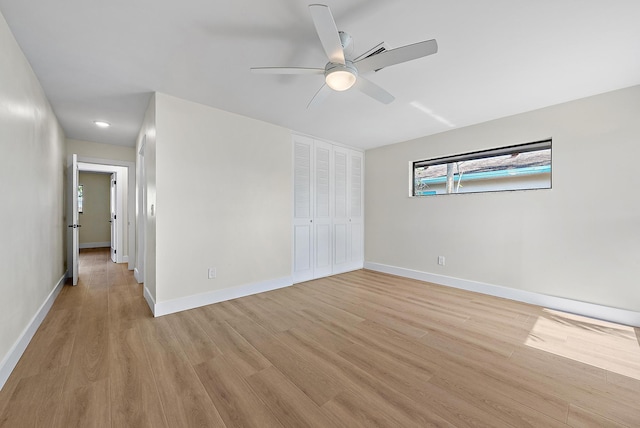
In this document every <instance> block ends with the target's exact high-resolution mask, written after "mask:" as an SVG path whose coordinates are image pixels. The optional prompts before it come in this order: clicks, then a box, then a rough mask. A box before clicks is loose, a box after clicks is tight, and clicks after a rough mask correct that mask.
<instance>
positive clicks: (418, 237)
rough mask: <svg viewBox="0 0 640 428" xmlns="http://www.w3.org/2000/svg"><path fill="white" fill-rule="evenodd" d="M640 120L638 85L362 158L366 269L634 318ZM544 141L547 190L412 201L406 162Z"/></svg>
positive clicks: (639, 256)
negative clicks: (549, 151)
mask: <svg viewBox="0 0 640 428" xmlns="http://www.w3.org/2000/svg"><path fill="white" fill-rule="evenodd" d="M639 118H640V86H635V87H631V88H627V89H623V90H619V91H615V92H610V93H606V94H602V95H598V96H594V97H590V98H585V99H582V100H578V101H573V102H569V103H566V104H561V105H557V106H553V107H549V108H544V109H541V110H537V111H533V112H529V113H524V114H520V115H516V116H512V117H507V118H503V119H499V120H495V121H491V122H487V123H482V124H479V125H475V126H470V127H466V128H462V129H457V130H453V131H449V132H446V133H442V134H438V135H433V136H430V137H425V138H419V139H416V140H412V141H408V142H404V143H400V144H395V145H391V146H386V147H381V148H378V149H373V150H369V151H367V152H366V163H367V171H366V185H365V191H366V197H365V204H366V231H365V237H366V238H365V242H366V255H365V258H366V261H367V262H370V263H380V264H384V265H389V266H395V267H401V268H404V269H413V270H417V271H421V272H428V273H434V274H438V275H444V276H449V277H454V278H461V279H465V280H472V281H479V282H482V283H487V284H492V285H499V286H504V287H509V288H513V289H518V290H526V291H531V292H535V293H542V294H544V295H549V296H558V297H564V298H568V299H573V300H577V301H581V302H590V303H595V304H599V305H604V306H609V307H613V308H621V309H627V310H631V311H636V312H637V311H640V287H639V286H638V278H639V274H640V197H639V196H638V193H639V192H638V189H639V188H640V173H639V172H638V168H637V165H638V155H640V149H639V147H640V146H639V142H640V119H639ZM549 137H551V138H553V189H551V190H531V191H519V192H500V193H481V194H462V195H444V196H435V197H434V196H431V197H423V198H409V197H408V194H409V191H408V186H409V182H410V180H409V178H408V170H409V169H408V164H409V162H410V161H415V160H419V159H427V158H432V157H440V156H445V155H449V154H454V153H463V152H467V151H476V150H482V149H488V148H492V147H499V146H506V145H513V144H519V143H526V142H531V141H538V140H542V139H546V138H549ZM439 255H444V256H445V257H446V265H445V266H438V265H437V257H438V256H439Z"/></svg>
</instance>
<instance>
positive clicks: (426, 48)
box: [251, 4, 438, 108]
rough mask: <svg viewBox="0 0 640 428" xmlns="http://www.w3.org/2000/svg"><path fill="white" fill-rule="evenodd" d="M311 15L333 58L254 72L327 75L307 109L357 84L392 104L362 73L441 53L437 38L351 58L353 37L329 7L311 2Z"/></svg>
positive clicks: (365, 90)
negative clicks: (318, 65) (338, 24)
mask: <svg viewBox="0 0 640 428" xmlns="http://www.w3.org/2000/svg"><path fill="white" fill-rule="evenodd" d="M309 10H310V11H311V18H312V19H313V23H314V25H315V27H316V31H317V33H318V37H319V38H320V42H321V43H322V47H323V48H324V51H325V52H326V54H327V57H329V62H327V64H326V65H325V66H324V68H307V67H254V68H251V71H252V72H254V73H264V74H323V75H324V78H325V84H324V85H322V87H321V88H320V89H319V90H318V92H316V94H315V95H314V96H313V98H312V99H311V101H310V102H309V104H308V105H307V108H309V107H312V106H314V105H317V104H319V103H320V102H322V101H323V100H324V99H325V98H326V97H327V96H328V95H329V93H330V92H331V90H334V91H346V90H347V89H349V88H351V87H355V88H356V89H358V90H360V91H361V92H363V93H365V94H366V95H369V96H370V97H371V98H373V99H375V100H377V101H380V102H381V103H384V104H389V103H390V102H392V101H393V100H394V99H395V98H394V96H393V95H391V94H390V93H389V92H387V91H386V90H384V89H382V88H381V87H380V86H378V85H376V84H375V83H373V82H371V81H370V80H368V79H365V78H364V77H362V73H367V72H370V71H378V70H380V69H381V68H384V67H388V66H390V65H394V64H399V63H401V62H406V61H411V60H414V59H418V58H422V57H424V56H427V55H432V54H434V53H436V52H438V43H437V42H436V41H435V39H434V40H426V41H424V42H419V43H414V44H412V45H407V46H403V47H400V48H396V49H390V50H383V51H382V52H380V53H377V52H378V51H374V53H373V54H371V55H368V56H364V57H358V58H356V59H350V58H349V57H348V55H345V54H346V53H348V52H350V50H348V48H349V47H350V46H351V42H352V39H351V36H350V35H349V34H347V33H345V32H342V31H338V29H337V27H336V23H335V20H334V19H333V15H332V14H331V11H330V10H329V6H326V5H323V4H312V5H309Z"/></svg>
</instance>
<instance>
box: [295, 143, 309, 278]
mask: <svg viewBox="0 0 640 428" xmlns="http://www.w3.org/2000/svg"><path fill="white" fill-rule="evenodd" d="M312 147H313V141H312V140H309V139H307V138H304V137H296V139H295V140H294V148H293V156H294V160H293V165H294V173H293V183H294V184H293V186H294V191H293V280H294V282H303V281H308V280H310V279H313V278H314V274H313V265H314V233H313V185H312V183H313V168H312V165H313V164H312Z"/></svg>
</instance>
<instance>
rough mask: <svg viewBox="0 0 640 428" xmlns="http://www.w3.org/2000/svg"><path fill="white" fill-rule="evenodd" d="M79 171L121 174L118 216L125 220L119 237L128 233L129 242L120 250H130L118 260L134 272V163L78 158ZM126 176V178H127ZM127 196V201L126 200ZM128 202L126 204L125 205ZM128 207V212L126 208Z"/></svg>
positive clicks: (121, 254) (119, 178)
mask: <svg viewBox="0 0 640 428" xmlns="http://www.w3.org/2000/svg"><path fill="white" fill-rule="evenodd" d="M78 169H79V171H83V172H108V173H119V174H118V178H117V179H116V180H117V186H118V192H117V193H118V205H119V207H118V210H119V212H118V214H117V215H118V216H119V217H120V218H122V219H123V220H126V221H122V222H119V223H120V225H121V227H120V228H119V229H120V230H119V235H120V236H123V232H124V230H125V229H126V231H127V242H126V245H125V242H124V241H122V243H121V245H120V246H119V249H120V248H125V247H127V248H128V251H126V252H125V251H123V250H120V251H119V253H120V254H118V256H119V258H118V259H117V261H118V263H125V262H126V263H128V270H133V268H134V266H135V261H136V247H135V242H136V221H135V210H136V206H135V181H136V167H135V163H134V162H129V161H121V160H115V159H100V158H91V157H86V156H78ZM125 176H126V177H125ZM125 195H126V199H125ZM125 202H126V203H125ZM125 205H126V207H127V209H126V212H125V211H124V206H125Z"/></svg>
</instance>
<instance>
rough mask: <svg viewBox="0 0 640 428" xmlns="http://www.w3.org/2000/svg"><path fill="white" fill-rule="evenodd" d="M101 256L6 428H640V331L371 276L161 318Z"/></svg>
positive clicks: (24, 375) (45, 329) (76, 291)
mask: <svg viewBox="0 0 640 428" xmlns="http://www.w3.org/2000/svg"><path fill="white" fill-rule="evenodd" d="M108 257H109V256H108V252H106V251H95V250H94V251H83V252H82V254H81V271H80V283H79V285H78V286H77V287H71V286H65V287H64V289H63V290H62V292H61V293H60V295H59V297H58V298H57V300H56V302H55V304H54V306H53V308H52V309H51V311H50V312H49V314H48V315H47V317H46V319H45V320H44V322H43V323H42V326H41V327H40V329H39V330H38V332H37V333H36V335H35V336H34V338H33V340H32V342H31V344H30V345H29V347H28V348H27V350H26V352H25V354H24V356H23V357H22V359H21V360H20V362H19V363H18V365H17V367H16V369H15V370H14V372H13V374H12V375H11V377H10V378H9V380H8V381H7V383H6V385H5V386H4V388H3V389H2V391H0V426H2V427H32V426H53V427H72V426H78V427H94V426H95V427H109V426H111V427H217V426H220V427H224V426H226V427H240V426H242V427H334V426H336V427H358V426H362V427H377V426H382V427H425V426H457V427H471V426H473V427H476V426H490V427H526V426H535V427H566V426H572V427H619V426H627V427H638V426H640V398H639V397H640V339H639V338H640V332H639V330H638V329H633V328H630V327H625V326H621V325H616V324H612V323H607V322H602V321H597V320H593V319H589V318H584V317H579V316H575V315H568V314H564V313H561V312H557V311H550V310H546V309H544V308H540V307H535V306H531V305H526V304H522V303H516V302H511V301H508V300H503V299H498V298H493V297H489V296H484V295H479V294H474V293H470V292H465V291H460V290H455V289H450V288H445V287H440V286H436V285H432V284H427V283H423V282H418V281H413V280H408V279H403V278H398V277H393V276H389V275H384V274H379V273H375V272H370V271H357V272H352V273H348V274H343V275H338V276H335V277H330V278H325V279H320V280H316V281H311V282H307V283H304V284H299V285H295V286H292V287H288V288H285V289H281V290H276V291H272V292H268V293H263V294H260V295H255V296H250V297H245V298H241V299H237V300H233V301H228V302H223V303H218V304H215V305H211V306H206V307H203V308H199V309H194V310H190V311H186V312H182V313H178V314H173V315H168V316H164V317H160V318H156V319H154V318H152V316H151V313H150V311H149V308H148V307H147V305H146V302H145V301H144V299H143V298H142V288H141V286H140V285H138V284H136V283H135V280H134V279H133V276H132V274H131V273H130V272H128V271H127V270H126V266H125V265H116V264H113V263H111V262H110V261H109V259H108Z"/></svg>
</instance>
